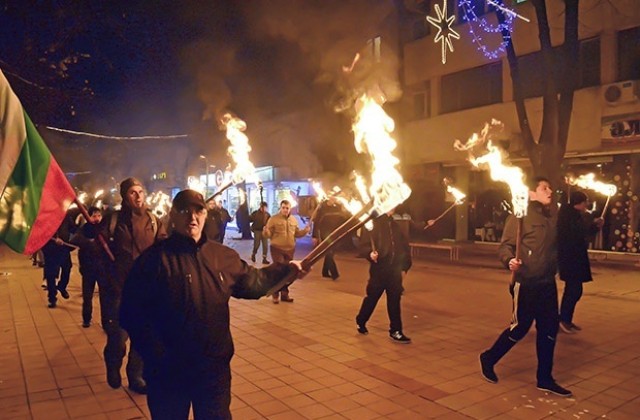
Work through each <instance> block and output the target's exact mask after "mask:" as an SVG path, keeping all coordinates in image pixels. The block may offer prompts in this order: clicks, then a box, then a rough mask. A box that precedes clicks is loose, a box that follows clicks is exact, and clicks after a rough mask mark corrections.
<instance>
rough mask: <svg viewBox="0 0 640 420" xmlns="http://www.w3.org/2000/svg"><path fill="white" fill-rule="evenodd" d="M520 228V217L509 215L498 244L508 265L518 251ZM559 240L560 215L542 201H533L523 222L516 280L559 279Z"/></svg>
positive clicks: (538, 281)
mask: <svg viewBox="0 0 640 420" xmlns="http://www.w3.org/2000/svg"><path fill="white" fill-rule="evenodd" d="M517 228H518V219H517V218H516V217H515V216H514V215H509V217H508V218H507V222H506V224H505V227H504V232H503V233H502V241H501V242H500V247H499V248H498V254H499V257H500V261H501V262H502V264H503V265H504V266H505V267H506V268H509V260H511V259H512V258H515V255H516V236H517ZM556 243H557V242H556V215H554V214H552V213H551V211H550V208H548V207H545V206H543V205H542V204H541V203H540V202H538V201H531V202H529V208H528V210H527V215H526V216H525V217H524V219H523V225H522V242H521V249H520V259H521V260H522V267H521V268H520V270H518V271H517V272H516V280H517V281H519V282H521V283H540V282H549V281H555V273H556V269H557V255H556V253H557V248H556Z"/></svg>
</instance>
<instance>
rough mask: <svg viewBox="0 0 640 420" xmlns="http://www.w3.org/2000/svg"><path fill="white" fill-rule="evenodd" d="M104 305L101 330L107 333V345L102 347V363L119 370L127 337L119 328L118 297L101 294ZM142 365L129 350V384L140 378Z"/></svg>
mask: <svg viewBox="0 0 640 420" xmlns="http://www.w3.org/2000/svg"><path fill="white" fill-rule="evenodd" d="M100 291H101V293H102V297H103V300H102V301H101V303H102V302H104V304H102V305H101V309H102V311H103V312H102V328H103V329H104V331H105V333H107V344H106V345H105V347H104V362H105V364H106V365H107V369H109V368H112V369H118V370H119V369H120V367H121V366H122V360H123V359H124V356H125V354H126V352H127V339H128V338H129V335H128V334H127V332H126V331H125V330H123V329H122V328H120V318H119V312H120V297H119V296H114V295H113V294H110V293H108V292H107V291H104V292H102V289H100ZM142 369H143V363H142V358H141V357H140V355H139V354H138V352H137V351H135V350H133V349H131V348H130V349H129V358H128V360H127V368H126V370H127V378H128V379H129V382H131V380H132V379H139V378H142Z"/></svg>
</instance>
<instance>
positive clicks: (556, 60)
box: [497, 0, 579, 185]
mask: <svg viewBox="0 0 640 420" xmlns="http://www.w3.org/2000/svg"><path fill="white" fill-rule="evenodd" d="M578 1H579V0H564V3H565V25H564V43H563V45H562V46H561V52H562V54H557V53H556V52H555V51H554V50H553V47H552V45H551V34H550V30H549V20H548V18H547V5H546V0H531V3H532V4H533V6H534V8H535V11H536V17H537V20H538V36H539V39H540V47H541V54H542V69H541V71H542V72H543V75H544V77H543V78H544V81H545V86H544V94H543V97H542V103H543V113H542V130H541V132H540V137H539V138H538V139H537V140H536V139H534V137H533V133H532V131H531V126H530V125H529V118H528V116H527V109H526V108H525V104H524V99H525V98H524V95H523V90H522V86H523V83H524V82H526V81H524V80H522V77H521V74H520V71H519V65H518V64H519V63H518V61H519V60H518V56H517V55H516V52H515V47H514V45H513V39H512V38H511V34H510V32H509V31H507V30H503V32H502V36H503V39H504V40H505V41H507V42H506V44H507V47H506V50H507V59H508V61H509V69H510V71H511V79H512V81H513V94H514V102H515V105H516V111H517V114H518V120H519V123H520V129H521V132H522V140H523V143H524V147H525V150H526V151H527V153H528V155H529V159H530V160H531V165H532V166H533V171H534V174H535V175H538V176H545V177H547V178H549V179H550V180H551V181H554V182H556V185H558V184H557V181H559V180H560V177H561V167H562V159H563V158H564V154H565V151H566V148H567V138H568V136H569V125H570V122H571V111H572V110H573V96H574V91H575V89H576V80H577V66H576V63H577V62H578V49H579V43H578ZM497 15H498V19H499V21H500V22H501V23H503V22H504V19H505V17H504V15H503V14H501V13H498V14H497ZM558 70H559V71H558ZM555 74H559V76H560V77H557V78H556V77H555Z"/></svg>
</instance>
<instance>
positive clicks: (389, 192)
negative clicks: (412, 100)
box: [352, 94, 411, 214]
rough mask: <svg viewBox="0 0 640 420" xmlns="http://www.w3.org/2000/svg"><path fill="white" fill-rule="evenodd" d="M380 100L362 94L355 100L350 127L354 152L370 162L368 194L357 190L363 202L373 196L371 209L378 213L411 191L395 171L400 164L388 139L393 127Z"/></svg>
mask: <svg viewBox="0 0 640 420" xmlns="http://www.w3.org/2000/svg"><path fill="white" fill-rule="evenodd" d="M384 101H385V98H384V97H383V96H382V95H378V97H377V98H375V99H374V98H373V97H372V96H369V95H367V94H364V95H362V96H361V97H360V98H358V100H357V101H356V111H357V115H356V118H355V121H354V123H353V126H352V128H353V133H354V144H355V147H356V150H357V151H358V153H367V154H368V155H369V156H370V158H371V163H372V172H371V182H370V184H369V188H368V191H367V189H366V188H359V189H358V190H359V191H360V194H361V195H362V198H363V201H365V202H366V201H369V197H373V200H374V208H375V209H376V211H377V212H378V213H379V214H382V213H387V212H389V211H391V210H393V209H394V208H395V207H397V206H398V205H399V204H401V203H403V202H404V201H405V200H406V199H407V198H409V196H410V195H411V188H409V186H408V185H407V184H405V183H404V180H403V179H402V175H400V172H398V170H397V169H396V165H398V163H400V161H399V160H398V158H396V157H395V156H394V155H393V153H392V152H393V151H394V150H395V148H396V146H397V144H396V142H395V140H394V139H393V138H392V137H391V132H393V130H394V128H395V124H394V121H393V119H392V118H391V117H389V115H387V113H386V112H385V111H384V109H383V108H382V104H383V103H384ZM358 182H359V181H357V182H356V186H358Z"/></svg>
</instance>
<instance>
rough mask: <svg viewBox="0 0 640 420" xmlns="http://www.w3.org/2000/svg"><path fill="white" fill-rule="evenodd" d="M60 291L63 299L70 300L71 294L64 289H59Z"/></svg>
mask: <svg viewBox="0 0 640 420" xmlns="http://www.w3.org/2000/svg"><path fill="white" fill-rule="evenodd" d="M58 290H59V291H60V295H62V298H63V299H69V292H67V291H66V290H64V289H58Z"/></svg>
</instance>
